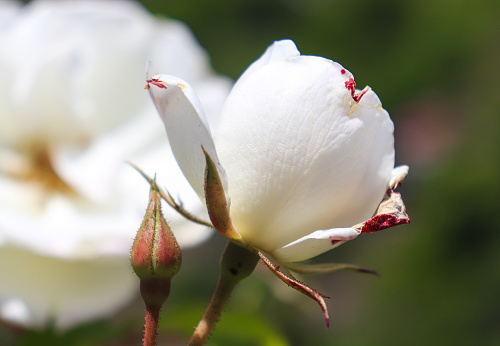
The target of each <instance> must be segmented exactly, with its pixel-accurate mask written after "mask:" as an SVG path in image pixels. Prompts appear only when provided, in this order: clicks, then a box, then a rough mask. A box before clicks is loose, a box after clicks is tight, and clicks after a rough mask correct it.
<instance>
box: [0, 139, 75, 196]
mask: <svg viewBox="0 0 500 346" xmlns="http://www.w3.org/2000/svg"><path fill="white" fill-rule="evenodd" d="M13 159H14V160H5V161H2V162H1V164H2V165H1V166H0V174H4V175H7V176H9V177H11V178H13V179H16V180H19V181H22V182H28V183H37V184H38V185H39V186H40V187H42V188H43V189H44V191H45V192H46V193H47V194H50V193H62V194H65V195H69V196H76V192H75V191H74V190H73V189H72V188H71V187H70V186H69V185H68V184H67V183H66V182H65V181H64V180H62V179H61V177H59V175H58V174H57V172H56V171H55V170H54V167H53V164H52V160H51V157H50V152H49V150H48V148H47V147H46V146H44V145H43V144H42V145H34V144H32V145H30V146H28V147H27V148H26V149H24V150H22V158H21V159H20V160H19V158H18V160H16V159H15V158H13ZM16 161H17V162H16Z"/></svg>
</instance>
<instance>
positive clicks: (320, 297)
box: [258, 251, 330, 328]
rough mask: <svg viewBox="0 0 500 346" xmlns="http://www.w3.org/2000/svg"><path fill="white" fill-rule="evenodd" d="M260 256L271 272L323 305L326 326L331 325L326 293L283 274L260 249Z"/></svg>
mask: <svg viewBox="0 0 500 346" xmlns="http://www.w3.org/2000/svg"><path fill="white" fill-rule="evenodd" d="M258 254H259V256H260V258H261V260H262V261H263V262H264V264H265V265H266V266H267V267H268V268H269V269H270V270H271V272H272V273H273V274H274V275H276V276H277V277H278V278H279V279H280V280H281V281H283V282H284V283H286V284H287V285H288V286H289V287H291V288H293V289H295V290H297V291H299V292H300V293H302V294H305V295H306V296H308V297H310V298H312V299H314V300H315V301H316V302H317V303H318V304H319V306H320V307H321V310H322V311H323V318H324V319H325V323H326V327H327V328H329V327H330V317H329V316H328V308H327V306H326V303H325V299H324V298H329V297H327V296H325V295H324V294H321V293H319V292H318V291H316V290H314V289H312V288H311V287H309V286H307V285H305V284H303V283H301V282H299V281H297V280H296V279H294V278H290V277H288V276H286V275H285V274H283V273H282V272H281V271H280V270H279V269H280V266H279V265H276V266H275V265H274V264H272V263H271V261H270V260H269V259H268V258H267V257H266V256H264V255H263V254H262V253H261V252H260V251H259V253H258Z"/></svg>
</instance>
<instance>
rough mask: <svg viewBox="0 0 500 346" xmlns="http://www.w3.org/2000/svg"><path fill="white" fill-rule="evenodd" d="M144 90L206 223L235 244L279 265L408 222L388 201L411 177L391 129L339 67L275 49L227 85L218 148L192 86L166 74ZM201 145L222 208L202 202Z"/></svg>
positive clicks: (368, 95) (375, 103) (285, 44)
mask: <svg viewBox="0 0 500 346" xmlns="http://www.w3.org/2000/svg"><path fill="white" fill-rule="evenodd" d="M149 85H150V89H149V90H150V92H151V95H152V97H153V100H154V101H155V104H156V107H157V109H158V111H159V113H160V116H161V118H162V120H163V122H164V124H165V128H166V130H167V133H168V137H169V141H170V143H171V148H172V150H173V152H174V155H175V156H176V158H177V161H178V163H179V165H180V167H181V169H182V170H183V172H184V174H185V176H186V177H187V179H188V180H189V182H190V183H191V185H192V186H193V188H194V189H195V190H196V191H197V193H198V194H199V195H200V197H201V198H202V199H205V198H206V199H207V206H208V208H209V211H210V209H211V208H212V210H211V215H210V216H211V219H212V221H213V222H214V226H216V228H218V230H219V231H220V232H221V233H223V234H225V235H226V236H228V237H229V238H230V239H233V240H234V241H236V242H238V243H240V244H242V245H243V246H246V247H250V248H253V249H257V250H259V251H261V252H263V253H265V254H268V255H270V256H271V257H273V258H274V259H276V260H277V261H278V262H280V263H282V264H285V266H286V263H291V262H297V261H303V260H306V259H309V258H312V257H315V256H317V255H319V254H321V253H323V252H325V251H328V250H330V249H332V248H334V247H336V246H338V245H340V244H342V243H344V242H346V241H348V240H351V239H353V238H355V237H357V236H358V235H359V234H360V233H365V232H373V231H376V230H379V229H383V228H387V227H390V226H394V225H397V224H400V223H407V222H408V218H407V215H406V214H405V213H404V205H402V202H401V203H399V201H400V199H399V197H397V196H399V194H397V193H393V192H392V190H393V189H394V188H395V186H396V185H397V184H398V183H399V182H400V181H401V180H402V179H403V178H404V176H405V175H406V173H407V172H408V167H407V166H401V167H398V168H394V138H393V131H394V126H393V123H392V121H391V119H390V117H389V114H388V113H387V112H386V111H385V110H384V109H383V108H382V104H381V102H380V100H379V98H378V97H377V95H376V94H375V93H374V92H373V91H372V90H371V89H370V88H368V87H367V88H365V89H363V90H361V91H359V90H356V89H355V83H354V78H353V76H352V74H351V73H350V72H349V71H347V70H346V69H345V68H344V67H342V66H341V65H340V64H338V63H336V62H333V61H331V60H328V59H325V58H321V57H316V56H303V55H300V52H299V51H298V50H297V48H296V47H295V44H294V43H293V42H292V41H290V40H284V41H278V42H275V43H274V44H273V45H272V46H270V47H269V48H268V50H267V51H266V52H265V53H264V55H263V56H262V57H261V58H260V59H258V60H257V61H256V62H254V63H253V64H252V65H251V66H250V67H249V68H248V69H247V71H246V72H245V73H244V74H243V75H242V76H241V77H240V79H239V80H238V81H237V83H236V84H235V86H234V87H233V89H232V91H231V93H230V95H229V96H228V98H227V100H226V103H225V105H224V108H223V111H222V115H221V119H220V124H219V130H218V131H217V133H216V138H215V139H216V140H215V143H214V142H213V140H212V136H211V134H210V130H209V128H208V121H207V120H206V119H205V117H204V114H203V111H202V109H201V105H200V104H199V101H198V100H197V98H196V95H195V94H194V91H193V88H191V87H190V86H189V85H188V84H187V83H186V82H184V81H182V80H181V79H179V78H177V77H172V76H168V75H158V76H155V77H153V78H152V79H150V82H149ZM188 133H189V135H188ZM202 147H203V149H204V150H205V151H206V153H207V154H208V156H209V158H210V159H211V160H213V161H214V165H215V166H214V167H216V169H215V171H216V172H217V173H218V175H219V177H220V179H221V183H222V184H221V185H222V187H223V192H224V194H219V196H223V195H225V196H226V197H225V200H224V198H218V197H217V196H216V195H217V194H216V193H214V196H210V193H212V192H210V193H207V195H206V196H205V190H204V188H207V187H208V188H211V187H210V184H209V183H205V167H206V162H208V161H207V160H206V159H205V154H204V152H203V151H202ZM214 186H215V185H214ZM212 190H213V191H215V190H217V189H216V188H214V189H212ZM207 191H208V190H207ZM384 196H386V197H384ZM389 197H390V198H389ZM209 199H211V200H209ZM393 200H397V202H398V203H396V204H395V207H393V206H392V205H393V204H392V202H393ZM214 202H215V203H214ZM381 202H382V203H381ZM224 205H227V207H228V208H229V215H228V217H226V218H225V217H224V215H223V214H224V211H223V209H225V208H226V207H225V206H224ZM229 206H230V207H229ZM374 214H376V217H374V218H372V216H374ZM378 214H380V215H378ZM368 219H370V220H368ZM366 220H368V221H366ZM365 221H366V223H365ZM360 223H362V224H361V225H359V224H360ZM218 225H221V226H218Z"/></svg>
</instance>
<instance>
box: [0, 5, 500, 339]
mask: <svg viewBox="0 0 500 346" xmlns="http://www.w3.org/2000/svg"><path fill="white" fill-rule="evenodd" d="M142 3H143V4H144V6H146V7H147V8H148V9H149V10H150V11H151V12H153V13H155V14H157V15H158V16H166V17H173V18H177V19H180V20H182V21H184V22H186V23H187V24H188V25H189V26H190V27H191V28H192V30H193V32H194V34H195V35H196V37H197V38H198V39H199V41H200V43H201V45H202V46H204V47H205V48H206V49H207V51H208V52H209V54H210V56H211V58H212V63H213V66H214V68H215V70H216V71H217V72H219V73H222V74H225V75H228V76H230V77H232V78H234V79H236V78H237V77H238V76H239V75H240V74H241V73H242V71H243V70H244V69H245V68H246V67H247V66H248V65H249V64H250V63H251V62H252V61H254V60H255V59H256V58H257V57H258V56H259V55H260V54H261V53H262V52H263V51H264V49H265V48H266V47H267V46H268V45H269V44H270V43H271V42H273V41H274V40H277V39H283V38H290V39H293V40H294V41H295V42H296V44H297V46H298V48H299V50H300V51H301V52H302V53H303V54H309V55H319V56H324V57H328V58H331V59H332V60H335V61H338V62H340V63H341V64H342V65H344V66H345V67H346V68H347V69H349V70H350V71H351V72H353V74H354V75H355V77H356V82H357V84H358V86H360V87H363V86H364V85H367V84H368V85H370V86H371V87H372V88H373V89H374V90H375V91H376V92H377V94H378V95H379V97H380V99H381V100H382V101H383V104H384V107H385V108H386V109H387V110H388V111H389V113H390V114H391V116H392V118H393V120H394V123H395V127H396V134H395V135H396V156H397V163H398V164H408V165H409V166H410V174H409V176H408V177H407V179H406V180H405V182H404V184H403V186H402V187H401V188H400V191H401V192H402V194H403V197H404V199H405V202H406V204H407V209H408V212H409V214H410V216H411V218H412V223H411V225H405V226H399V227H396V228H393V229H390V230H386V231H383V232H379V233H376V234H370V235H363V236H362V237H359V238H358V239H356V240H355V241H353V242H349V243H347V244H346V245H343V246H341V247H340V248H338V249H336V250H335V251H332V252H331V253H328V254H326V255H323V256H322V258H321V259H322V260H328V261H334V262H343V263H355V264H359V265H362V266H366V267H370V268H374V269H376V270H377V271H378V272H379V273H380V274H381V275H380V277H375V276H370V275H364V274H358V273H354V272H338V273H333V274H329V275H326V276H323V277H309V278H306V280H307V282H308V283H310V284H311V285H312V286H313V287H315V288H317V289H318V290H320V291H322V292H324V293H325V294H327V295H329V296H330V297H331V299H329V300H328V302H327V304H328V306H329V309H330V315H331V318H332V321H331V327H330V329H329V330H327V329H326V328H325V326H324V322H323V320H322V316H321V312H320V309H319V308H318V306H317V305H316V303H314V302H313V301H311V300H309V299H307V298H305V297H302V296H301V295H300V294H298V293H296V292H294V291H293V290H291V289H288V288H286V287H284V285H282V283H281V282H278V280H277V279H276V278H275V277H273V276H272V275H271V274H270V273H268V272H267V271H266V270H264V268H263V267H258V269H257V273H256V274H255V275H253V276H252V277H250V278H249V279H247V280H246V281H244V282H242V284H241V285H240V286H239V287H238V288H237V289H236V291H235V293H234V296H233V297H232V299H231V301H230V304H229V305H228V307H227V309H226V312H225V314H224V315H223V318H222V320H221V322H220V324H219V325H218V327H217V329H216V330H215V333H214V335H213V337H212V338H211V340H210V344H212V345H400V344H411V345H423V344H426V345H434V344H435V345H443V344H453V345H472V344H474V345H498V344H500V251H499V249H500V227H499V225H498V221H497V219H498V215H499V213H500V202H499V199H500V153H499V144H500V138H499V137H500V136H499V135H500V97H499V95H500V87H499V85H500V83H499V82H498V81H499V80H500V72H499V70H500V69H499V61H500V20H499V18H500V3H499V2H498V1H494V0H477V1H464V0H454V1H449V0H421V1H405V2H403V1H396V0H358V1H351V0H308V1H306V0H303V1H301V0H240V1H230V0H200V1H163V0H161V1H160V0H147V1H146V0H145V1H142ZM0 49H1V48H0ZM223 247H224V240H223V239H222V237H221V236H218V235H215V236H214V237H213V238H212V239H211V240H210V241H209V242H207V243H205V244H203V245H202V246H201V247H199V248H196V249H192V250H188V251H186V252H185V253H184V257H183V259H184V263H183V268H182V270H181V272H180V273H179V275H178V276H177V277H176V278H175V279H174V281H173V287H172V294H171V296H170V298H169V300H168V302H167V304H166V306H165V308H164V318H163V320H162V325H161V331H160V338H159V344H160V345H163V344H174V345H175V344H183V342H185V340H186V339H187V338H188V336H189V335H190V334H191V332H192V330H193V327H194V326H195V325H196V323H197V321H198V319H199V317H200V316H201V314H202V312H203V310H204V307H205V306H206V304H207V302H208V299H209V297H210V295H211V291H212V289H213V287H214V286H215V282H216V279H217V272H218V258H219V256H220V253H221V251H222V249H223ZM141 304H142V303H141V302H140V300H137V302H136V303H135V304H134V305H133V306H131V307H128V308H126V309H124V310H123V311H122V312H121V313H120V314H119V315H118V316H116V317H115V318H114V319H113V320H111V321H109V320H106V321H97V322H93V323H89V324H86V325H83V326H79V327H76V328H74V329H72V330H69V331H66V332H64V333H60V332H56V331H55V330H53V329H51V328H47V329H46V330H42V331H40V330H38V331H30V332H22V333H21V332H19V333H16V332H15V331H12V330H6V329H5V330H4V329H2V330H1V331H0V340H1V341H2V344H19V345H45V344H47V345H49V344H50V345H90V344H92V345H128V344H130V345H137V344H139V343H140V340H141V325H142V323H143V320H142V319H143V315H142V305H141Z"/></svg>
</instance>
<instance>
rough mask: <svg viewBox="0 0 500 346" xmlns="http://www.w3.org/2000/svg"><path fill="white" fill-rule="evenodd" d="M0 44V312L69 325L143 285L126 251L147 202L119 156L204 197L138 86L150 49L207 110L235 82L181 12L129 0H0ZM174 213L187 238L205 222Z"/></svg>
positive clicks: (23, 320) (181, 191)
mask: <svg viewBox="0 0 500 346" xmlns="http://www.w3.org/2000/svg"><path fill="white" fill-rule="evenodd" d="M0 44H1V46H2V49H1V50H0V277H2V280H0V316H2V317H3V318H5V319H7V320H10V321H14V322H17V323H20V324H23V325H25V326H43V325H44V324H45V323H46V322H48V321H54V322H55V325H56V326H57V327H69V326H71V325H74V324H77V323H80V322H83V321H87V320H90V319H93V318H100V317H103V316H106V315H109V314H111V313H113V312H115V311H117V310H118V309H119V308H121V307H123V306H124V304H126V303H127V302H129V301H130V300H131V299H132V297H133V296H134V295H135V294H136V292H137V291H138V286H137V279H136V277H135V276H134V274H133V272H132V270H131V268H130V263H129V260H128V257H129V252H130V248H131V245H132V241H133V238H134V235H135V232H136V231H137V229H138V227H139V225H140V224H141V221H142V217H143V214H144V210H145V207H146V205H147V201H148V191H149V188H148V186H147V183H146V182H145V181H144V180H143V179H142V178H141V177H140V176H139V175H138V174H137V172H135V171H134V170H133V169H132V168H130V167H129V166H127V165H126V164H125V161H126V160H130V161H132V162H134V163H136V164H138V165H139V166H140V167H142V168H143V169H145V170H147V171H150V172H158V175H157V180H158V181H159V182H162V183H167V182H168V185H169V186H171V187H173V191H171V192H172V193H173V195H174V196H177V195H182V201H183V202H184V203H185V205H186V206H187V207H189V208H190V209H191V210H202V209H203V205H202V204H201V203H200V202H199V200H198V198H197V196H196V194H195V193H194V192H192V191H191V189H190V187H189V185H188V184H187V182H185V179H184V178H183V177H182V174H181V172H180V170H179V168H178V167H177V165H176V163H175V160H174V158H173V156H172V157H171V158H168V156H169V155H170V156H171V154H169V152H170V151H169V150H168V146H167V145H166V144H165V143H164V141H162V132H163V130H162V129H161V123H160V122H159V121H158V120H157V117H156V116H154V107H153V106H152V105H151V104H150V102H149V100H148V98H147V95H145V93H144V91H143V89H142V86H143V85H144V82H143V80H144V79H143V78H144V68H145V65H146V62H147V60H148V59H151V60H153V61H154V62H155V65H156V67H158V68H159V69H161V70H162V71H170V73H174V74H178V75H179V76H182V78H184V79H186V80H188V81H189V82H190V83H192V84H193V85H195V86H196V87H197V88H200V89H201V94H200V96H201V99H202V103H203V104H204V107H206V108H207V110H208V114H209V116H210V115H215V116H218V114H219V111H220V107H221V105H222V102H223V100H224V98H225V97H226V95H227V93H228V91H229V88H230V84H231V83H230V81H228V80H227V79H225V78H220V77H216V76H214V74H213V72H212V71H211V69H210V66H209V63H208V59H207V55H206V53H205V52H204V50H203V49H202V48H200V46H199V45H198V43H197V42H196V40H195V38H194V37H193V35H192V33H191V32H190V31H189V29H188V28H187V27H186V26H185V25H184V24H183V23H180V22H178V21H174V20H166V19H156V18H154V17H153V16H152V15H151V14H150V13H148V12H147V11H146V10H144V8H142V7H141V6H140V5H138V4H136V3H134V2H129V1H64V2H63V1H32V2H31V3H29V4H28V5H25V6H21V5H20V4H19V3H15V2H2V3H0ZM212 120H216V119H212ZM165 157H167V159H165ZM167 218H168V219H169V221H171V225H172V228H173V230H174V232H176V236H177V239H178V241H179V243H180V244H181V246H192V245H195V244H197V243H198V242H200V241H203V240H204V239H206V237H207V236H208V235H209V234H210V233H209V232H210V231H209V230H207V229H206V228H203V227H199V226H196V225H194V224H191V223H187V222H184V220H182V219H181V218H180V217H179V216H178V215H176V214H175V213H170V214H168V215H167Z"/></svg>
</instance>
